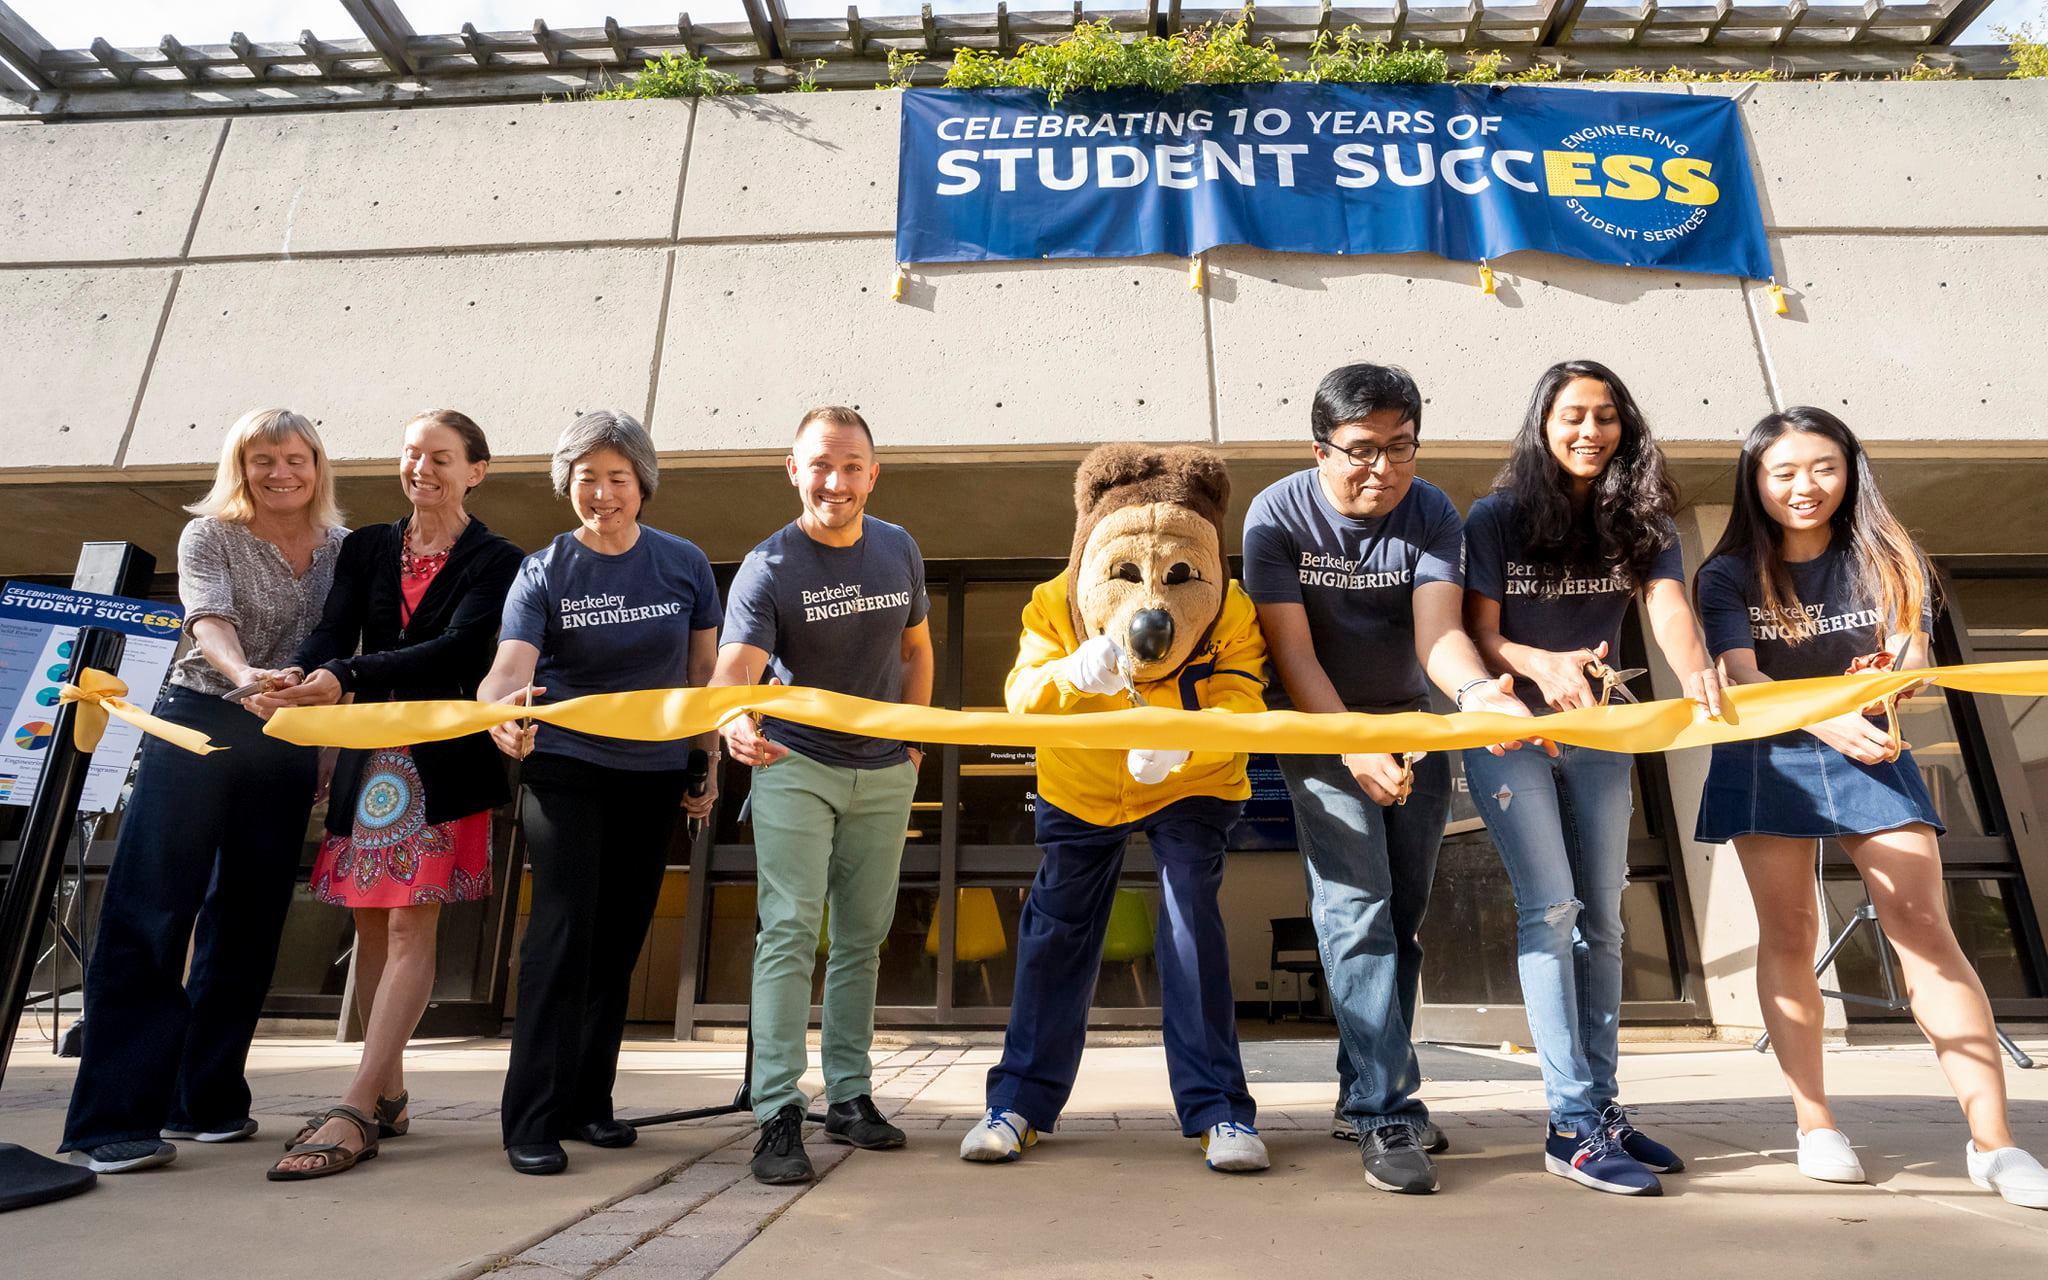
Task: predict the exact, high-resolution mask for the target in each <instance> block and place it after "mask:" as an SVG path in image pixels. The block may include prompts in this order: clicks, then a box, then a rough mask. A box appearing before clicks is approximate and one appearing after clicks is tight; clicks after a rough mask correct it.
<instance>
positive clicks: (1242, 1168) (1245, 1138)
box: [1202, 1120, 1273, 1173]
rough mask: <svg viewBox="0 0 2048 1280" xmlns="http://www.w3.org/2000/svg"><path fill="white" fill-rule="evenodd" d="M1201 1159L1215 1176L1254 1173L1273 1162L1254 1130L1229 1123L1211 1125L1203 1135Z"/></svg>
mask: <svg viewBox="0 0 2048 1280" xmlns="http://www.w3.org/2000/svg"><path fill="white" fill-rule="evenodd" d="M1202 1156H1203V1158H1204V1159H1206V1160H1208V1162H1209V1167H1210V1168H1211V1169H1214V1170H1216V1171H1217V1172H1218V1173H1257V1172H1258V1171H1259V1170H1261V1169H1264V1168H1268V1167H1270V1166H1271V1164H1272V1163H1273V1162H1272V1161H1271V1160H1270V1159H1268V1158H1267V1156H1266V1142H1265V1139H1263V1138H1261V1137H1259V1131H1258V1130H1257V1129H1254V1128H1252V1127H1251V1126H1250V1125H1248V1124H1233V1123H1231V1122H1230V1121H1228V1120H1225V1121H1224V1122H1223V1123H1222V1124H1212V1125H1210V1126H1209V1128H1208V1129H1207V1131H1205V1132H1204V1133H1203V1134H1202Z"/></svg>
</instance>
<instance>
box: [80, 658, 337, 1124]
mask: <svg viewBox="0 0 2048 1280" xmlns="http://www.w3.org/2000/svg"><path fill="white" fill-rule="evenodd" d="M157 714H158V715H161V716H162V717H163V718H164V719H166V720H169V721H171V722H172V723H173V724H181V725H187V726H189V727H191V728H194V729H198V730H200V731H201V732H203V733H205V734H206V735H207V736H209V737H210V738H212V739H213V740H214V741H215V742H217V743H219V744H221V745H222V746H225V747H227V748H229V750H226V751H221V752H217V753H215V754H213V755H210V756H196V755H193V754H192V753H191V752H189V751H186V750H184V749H182V748H180V747H174V746H172V745H171V744H169V743H167V742H161V741H158V740H157V739H155V738H144V739H143V740H142V767H141V771H140V772H139V773H137V774H136V777H135V794H134V795H133V796H132V797H131V798H130V799H129V801H128V808H127V811H126V812H125V813H123V814H122V815H121V836H120V839H119V841H118V842H117V843H116V845H115V847H114V864H113V866H112V867H111V868H110V869H109V870H108V871H107V888H106V894H105V896H104V897H103V898H102V899H101V902H100V918H99V940H98V941H97V942H95V943H94V944H93V948H92V959H91V961H90V963H89V964H88V965H87V967H86V980H85V1041H84V1045H83V1051H82V1053H81V1055H80V1058H79V1063H78V1078H77V1079H76V1080H75V1081H74V1082H73V1084H72V1087H71V1112H70V1115H69V1116H68V1117H67V1118H66V1119H65V1122H64V1145H63V1146H61V1147H59V1148H58V1150H59V1151H78V1150H88V1151H89V1150H91V1149H92V1148H94V1147H98V1146H102V1145H104V1144H106V1143H109V1142H131V1141H136V1140H139V1139H143V1138H155V1137H156V1136H157V1133H158V1132H159V1131H160V1130H163V1129H166V1128H172V1127H178V1128H185V1127H191V1128H197V1129H204V1130H221V1129H232V1128H234V1127H235V1126H237V1125H239V1124H241V1123H242V1122H243V1121H244V1120H247V1119H248V1118H249V1082H248V1080H247V1079H246V1078H244V1076H243V1068H244V1066H245V1065H246V1064H247V1061H248V1057H249V1042H250V1040H252V1039H253V1038H254V1037H255V1035H256V1018H257V1015H258V1014H259V1013H261V1012H262V1009H263V996H264V993H265V992H266V991H268V990H269V989H270V975H271V972H272V970H274V969H275V968H276V967H277V945H278V940H279V939H280V938H281V937H282V936H283V934H284V919H285V913H286V912H287V911H288V910H289V909H290V908H291V901H292V885H293V882H294V881H295V880H296V879H297V878H298V870H299V854H300V852H301V851H302V850H303V849H304V848H305V844H306V817H307V814H308V813H309V812H310V811H311V809H312V807H313V783H314V775H315V773H316V772H317V769H318V763H319V757H318V754H317V753H316V752H315V751H314V750H313V749H312V748H311V747H294V746H291V745H289V744H287V743H285V742H282V741H280V740H279V739H276V738H266V737H264V736H263V722H262V721H261V720H259V719H257V718H256V717H255V716H253V715H251V714H249V713H248V712H247V711H244V710H242V708H240V707H238V706H236V705H234V704H233V703H230V702H223V701H222V700H221V699H219V698H216V697H213V696H211V695H209V694H203V693H197V692H195V691H193V690H190V689H185V688H182V687H180V686H177V685H173V686H171V687H170V688H169V689H168V690H167V691H166V692H165V694H164V697H163V698H162V699H161V700H160V701H159V702H158V704H157ZM195 925H196V929H195ZM188 943H189V944H190V945H191V949H192V950H191V954H192V964H191V973H190V976H189V977H188V976H187V975H186V966H185V949H186V945H187V944H188Z"/></svg>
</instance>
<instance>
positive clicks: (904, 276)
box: [889, 262, 910, 302]
mask: <svg viewBox="0 0 2048 1280" xmlns="http://www.w3.org/2000/svg"><path fill="white" fill-rule="evenodd" d="M909 282H910V270H909V268H907V267H905V266H904V265H903V264H902V263H900V262H899V263H897V264H896V278H895V279H893V280H891V281H890V282H889V301H891V302H901V301H903V286H904V285H905V284H908V283H909Z"/></svg>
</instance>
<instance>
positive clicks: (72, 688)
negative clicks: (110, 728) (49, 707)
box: [57, 667, 225, 756]
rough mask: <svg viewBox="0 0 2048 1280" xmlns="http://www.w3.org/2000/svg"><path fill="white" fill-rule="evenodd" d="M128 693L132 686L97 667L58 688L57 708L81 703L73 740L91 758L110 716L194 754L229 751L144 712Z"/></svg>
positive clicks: (186, 729)
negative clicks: (129, 687) (68, 703)
mask: <svg viewBox="0 0 2048 1280" xmlns="http://www.w3.org/2000/svg"><path fill="white" fill-rule="evenodd" d="M127 693H128V686H127V685H126V684H124V683H122V681H121V680H120V678H119V677H117V676H110V675H108V674H107V673H106V672H104V671H101V670H99V669H97V668H94V667H87V668H86V669H85V670H84V671H81V672H79V673H78V683H77V684H66V685H60V686H58V689H57V705H59V706H62V705H63V704H65V703H67V702H75V703H77V704H78V714H77V715H75V716H73V717H72V719H71V741H72V743H73V744H74V745H75V746H77V748H78V749H79V750H80V751H83V752H84V753H85V754H87V755H91V754H92V753H93V752H94V751H96V750H98V749H99V745H100V736H101V735H102V734H104V733H106V731H107V716H108V715H109V714H112V715H116V716H119V717H121V719H123V720H126V721H127V722H128V723H129V724H132V725H134V726H135V727H136V728H138V729H140V730H142V731H143V732H144V733H146V734H148V735H149V736H150V737H152V738H162V739H163V740H164V741H165V742H168V743H170V744H171V745H172V746H177V747H183V748H185V750H187V751H190V752H192V753H193V754H194V755H202V756H203V755H211V754H212V753H213V752H215V751H222V750H225V748H223V747H216V746H214V745H213V744H212V743H211V742H209V741H208V740H207V737H206V735H205V734H203V733H201V732H199V730H197V729H188V728H186V727H185V726H184V725H181V724H172V723H171V722H170V721H168V720H163V719H159V718H158V717H156V716H153V715H151V714H150V713H149V712H147V711H144V710H143V709H142V708H141V707H138V706H136V705H135V704H134V703H132V702H129V701H127V700H126V697H127Z"/></svg>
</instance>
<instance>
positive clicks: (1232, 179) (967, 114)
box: [896, 84, 1771, 279]
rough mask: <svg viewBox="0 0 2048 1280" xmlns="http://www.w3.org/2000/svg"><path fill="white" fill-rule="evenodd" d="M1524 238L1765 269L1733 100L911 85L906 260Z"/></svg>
mask: <svg viewBox="0 0 2048 1280" xmlns="http://www.w3.org/2000/svg"><path fill="white" fill-rule="evenodd" d="M1222 244H1243V245H1252V246H1255V247H1258V248H1261V249H1276V250H1281V251H1284V252H1290V253H1323V254H1360V253H1412V252H1424V253H1434V254H1438V255H1440V256H1442V257H1445V258H1455V259H1460V260H1463V261H1467V262H1476V261H1478V260H1480V259H1482V258H1496V257H1499V256H1501V255H1503V254H1507V253H1511V252H1513V251H1515V250H1517V249H1541V250H1544V251H1546V252H1549V253H1559V254H1565V255H1568V256H1570V257H1574V258H1586V259H1590V260H1592V261H1594V262H1610V263H1618V264H1621V265H1624V266H1638V267H1661V268H1665V269H1667V270H1673V271H1702V272H1710V273H1713V274H1716V275H1732V276H1747V277H1751V278H1755V279H1762V278H1764V277H1766V276H1769V275H1770V274H1771V266H1770V252H1769V249H1768V248H1767V246H1766V244H1765V242H1764V229H1763V219H1762V217H1761V216H1760V214H1759V213H1758V210H1757V198H1756V188H1755V185H1754V183H1753V181H1752V180H1751V177H1750V168H1749V153H1748V148H1747V147H1746V146H1745V145H1744V143H1743V136H1742V123H1741V119H1740V116H1739V115H1738V113H1737V107H1736V104H1735V102H1734V100H1733V99H1732V98H1726V97H1721V96H1719V95H1713V96H1707V95H1702V96H1698V97H1694V96H1691V95H1687V94H1675V93H1629V92H1605V91H1596V90H1591V89H1560V88H1555V87H1551V86H1547V85H1546V86H1533V85H1511V86H1498V87H1496V86H1459V85H1353V84H1259V85H1216V86H1202V87H1197V88H1190V89H1186V90H1183V91H1181V92H1179V93H1173V94H1158V93H1152V92H1149V91H1144V90H1114V91H1109V92H1102V93H1086V94H1078V93H1077V94H1071V95H1069V96H1067V97H1065V98H1062V99H1061V100H1060V103H1059V105H1058V106H1057V107H1054V106H1049V105H1048V103H1047V101H1046V95H1045V94H1044V93H1043V92H1041V91H1039V90H1035V89H911V90H908V91H906V92H905V94H904V100H903V134H902V143H901V168H900V170H899V173H898V177H897V202H896V255H897V257H898V259H899V260H901V261H903V262H981V261H991V260H1004V259H1011V260H1014V259H1023V258H1117V257H1129V256H1134V255H1137V254H1147V253H1165V254H1174V255H1176V256H1181V257H1187V256H1191V255H1193V254H1197V253H1200V252H1202V251H1203V250H1206V249H1210V248H1213V247H1215V246H1216V245H1222Z"/></svg>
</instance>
